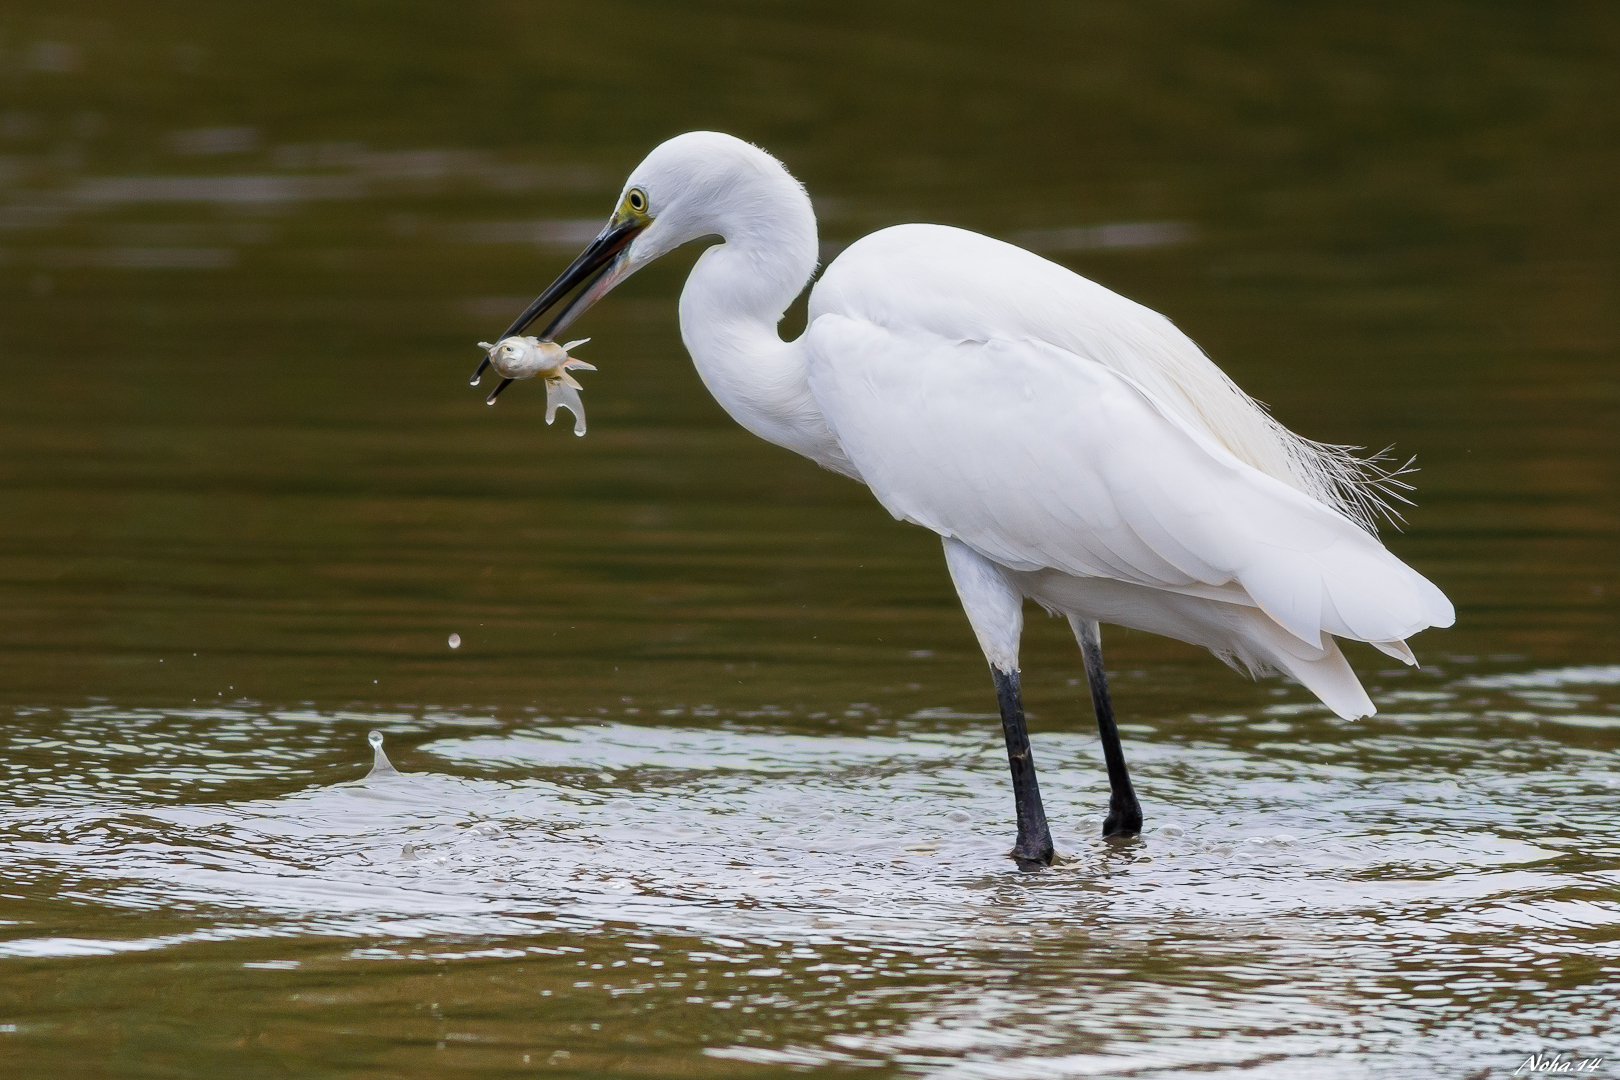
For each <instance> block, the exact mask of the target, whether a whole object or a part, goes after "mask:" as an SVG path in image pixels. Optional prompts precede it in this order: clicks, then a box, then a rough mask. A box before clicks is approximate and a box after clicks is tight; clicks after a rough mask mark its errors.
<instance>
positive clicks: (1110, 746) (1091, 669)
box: [1074, 619, 1142, 836]
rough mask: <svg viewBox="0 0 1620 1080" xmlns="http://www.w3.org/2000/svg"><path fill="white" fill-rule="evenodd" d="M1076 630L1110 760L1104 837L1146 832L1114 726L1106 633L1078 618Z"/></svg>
mask: <svg viewBox="0 0 1620 1080" xmlns="http://www.w3.org/2000/svg"><path fill="white" fill-rule="evenodd" d="M1074 633H1075V636H1076V637H1077V638H1079V639H1080V654H1081V655H1082V656H1084V657H1085V660H1086V681H1087V682H1089V683H1090V684H1091V707H1092V709H1093V710H1095V712H1096V713H1097V732H1098V734H1100V735H1101V736H1102V747H1103V760H1104V761H1106V762H1107V763H1108V787H1109V789H1110V792H1111V793H1110V795H1109V797H1108V816H1107V817H1106V818H1104V819H1103V835H1104V836H1135V835H1136V834H1137V833H1139V832H1141V831H1142V807H1141V805H1140V804H1139V803H1138V802H1137V801H1136V789H1135V788H1133V787H1131V774H1130V772H1128V771H1127V770H1126V768H1125V750H1124V749H1123V748H1122V747H1121V746H1120V745H1119V728H1118V727H1116V726H1115V725H1114V703H1113V702H1112V701H1111V700H1110V699H1109V697H1108V677H1107V676H1106V675H1104V674H1103V660H1102V635H1101V634H1100V633H1099V632H1098V630H1097V624H1096V623H1095V622H1088V621H1083V620H1080V619H1076V620H1074Z"/></svg>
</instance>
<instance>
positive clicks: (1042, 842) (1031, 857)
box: [1007, 836, 1055, 870]
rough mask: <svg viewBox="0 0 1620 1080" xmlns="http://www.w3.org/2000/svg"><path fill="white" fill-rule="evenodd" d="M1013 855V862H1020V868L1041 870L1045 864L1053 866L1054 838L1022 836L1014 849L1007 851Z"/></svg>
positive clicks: (1014, 845)
mask: <svg viewBox="0 0 1620 1080" xmlns="http://www.w3.org/2000/svg"><path fill="white" fill-rule="evenodd" d="M1007 854H1008V855H1011V856H1012V859H1013V862H1015V863H1017V864H1018V869H1020V870H1039V869H1040V868H1041V867H1043V866H1051V865H1052V859H1053V856H1054V854H1055V853H1054V852H1053V850H1052V838H1051V837H1050V836H1043V837H1041V839H1039V840H1032V839H1030V838H1029V837H1026V836H1020V837H1019V838H1018V842H1017V843H1015V844H1013V849H1012V850H1011V851H1009V852H1007Z"/></svg>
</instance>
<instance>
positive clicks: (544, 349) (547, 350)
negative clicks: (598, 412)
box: [473, 337, 596, 435]
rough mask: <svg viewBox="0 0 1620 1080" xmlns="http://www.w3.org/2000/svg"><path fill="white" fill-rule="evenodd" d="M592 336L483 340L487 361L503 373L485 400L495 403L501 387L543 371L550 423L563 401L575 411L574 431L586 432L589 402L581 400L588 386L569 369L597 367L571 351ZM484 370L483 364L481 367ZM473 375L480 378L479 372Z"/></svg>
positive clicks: (479, 344)
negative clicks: (559, 340)
mask: <svg viewBox="0 0 1620 1080" xmlns="http://www.w3.org/2000/svg"><path fill="white" fill-rule="evenodd" d="M589 340H591V339H590V338H581V339H579V340H578V341H570V342H568V343H567V344H564V345H558V344H557V343H556V342H555V341H541V340H540V339H539V338H533V337H509V338H502V339H501V340H500V341H497V342H496V343H495V344H493V345H491V344H490V343H489V342H487V341H480V342H479V343H478V347H479V348H480V349H483V350H484V355H485V360H486V362H487V363H488V364H489V365H490V366H491V367H493V368H494V369H495V370H496V371H498V372H500V373H501V381H500V382H499V383H498V384H496V386H495V389H494V390H492V391H490V395H489V397H488V398H487V399H486V400H485V404H487V405H493V404H495V399H496V398H497V397H499V396H500V393H501V391H502V390H505V389H506V388H507V386H508V385H509V384H511V383H512V382H514V381H516V380H518V379H532V378H534V377H535V376H536V375H539V376H540V377H542V378H543V379H545V380H546V423H548V424H549V423H551V422H552V421H554V420H556V418H557V406H559V405H561V406H562V407H563V408H565V409H567V410H568V411H569V412H571V413H573V414H574V434H575V435H583V434H585V406H584V405H583V404H582V403H581V402H580V400H579V392H580V391H581V390H583V389H585V388H584V387H583V386H581V385H579V383H578V381H576V380H575V379H574V377H573V376H572V375H570V374H568V372H569V371H571V370H574V369H578V370H580V371H595V370H596V368H595V367H594V366H592V365H590V364H587V363H586V362H585V361H583V360H575V359H574V358H573V357H571V356H569V355H568V353H569V351H570V350H572V349H577V348H578V347H579V346H581V345H583V344H585V343H586V342H587V341H589ZM482 370H483V368H482V366H480V368H479V371H480V372H482ZM473 378H474V381H475V382H476V381H477V376H476V375H475V376H474V377H473Z"/></svg>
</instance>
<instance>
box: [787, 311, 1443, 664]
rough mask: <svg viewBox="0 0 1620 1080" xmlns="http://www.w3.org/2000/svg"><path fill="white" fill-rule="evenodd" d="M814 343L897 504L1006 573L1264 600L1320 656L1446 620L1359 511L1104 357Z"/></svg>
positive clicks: (822, 373) (918, 337)
mask: <svg viewBox="0 0 1620 1080" xmlns="http://www.w3.org/2000/svg"><path fill="white" fill-rule="evenodd" d="M805 341H806V342H807V347H808V349H809V371H808V373H809V384H810V390H811V394H812V395H813V396H814V398H815V400H816V403H817V404H818V405H819V406H820V407H821V409H822V411H823V414H824V416H825V418H826V420H827V423H828V426H829V428H830V429H831V430H832V431H833V433H834V435H835V436H836V437H837V439H838V440H839V442H840V444H841V445H842V447H843V449H844V452H845V453H846V454H848V456H849V458H850V460H851V461H853V462H854V463H855V465H856V467H857V468H858V469H859V470H860V473H861V476H862V477H863V478H864V479H865V481H866V482H867V484H868V485H870V487H871V488H872V490H873V492H874V493H875V494H876V495H877V497H878V499H879V501H880V502H882V504H883V505H884V507H885V508H886V509H888V510H889V512H890V513H891V514H893V515H894V516H895V517H897V518H900V519H903V520H907V521H912V522H915V523H916V524H919V525H922V526H924V527H926V528H929V529H932V530H934V531H935V532H938V533H940V534H942V535H944V536H950V537H956V538H958V539H960V540H962V541H963V542H965V543H967V544H968V545H969V546H970V547H972V548H974V549H975V550H977V551H978V552H980V553H981V554H983V555H985V556H986V557H988V558H990V559H993V560H995V561H996V562H998V563H1001V564H1002V565H1004V566H1008V567H1010V568H1012V569H1015V570H1026V571H1030V570H1041V569H1055V570H1060V571H1062V572H1064V573H1068V574H1074V575H1078V576H1083V577H1101V578H1109V579H1112V580H1116V581H1122V582H1128V583H1131V584H1135V585H1145V586H1149V587H1151V588H1155V589H1162V590H1166V591H1170V592H1180V593H1185V594H1187V595H1192V596H1201V597H1206V598H1211V599H1220V600H1225V601H1227V602H1230V603H1235V604H1242V605H1245V606H1253V607H1258V608H1259V609H1260V610H1261V611H1263V612H1264V613H1265V614H1266V615H1268V616H1269V617H1270V618H1271V619H1272V620H1273V621H1275V622H1276V623H1277V625H1279V626H1280V627H1282V628H1284V629H1285V630H1287V631H1288V633H1289V634H1291V635H1293V636H1294V637H1296V638H1298V639H1299V640H1300V641H1301V642H1303V643H1304V644H1305V645H1307V646H1310V647H1311V648H1313V649H1316V650H1321V649H1323V648H1324V647H1325V646H1324V642H1323V639H1322V633H1323V632H1324V631H1326V632H1328V633H1332V634H1337V635H1339V636H1343V637H1351V638H1356V639H1360V640H1368V641H1380V642H1398V641H1400V640H1401V639H1404V638H1406V637H1408V636H1410V635H1411V634H1413V633H1415V632H1417V631H1418V630H1421V629H1423V628H1424V627H1426V626H1429V625H1446V624H1448V623H1449V621H1450V604H1449V603H1448V602H1446V600H1445V597H1444V596H1443V595H1441V594H1440V592H1439V590H1438V589H1436V588H1435V587H1434V586H1433V585H1432V584H1430V583H1429V582H1428V581H1426V580H1425V579H1423V578H1422V577H1421V576H1420V575H1418V574H1417V573H1416V572H1415V571H1412V570H1411V569H1410V568H1408V567H1407V566H1405V565H1404V564H1403V563H1401V562H1400V561H1399V560H1398V559H1396V558H1395V557H1394V556H1393V555H1391V554H1390V553H1389V552H1388V551H1387V550H1385V549H1384V547H1383V546H1382V545H1381V544H1380V543H1379V542H1378V541H1377V540H1376V539H1375V538H1373V537H1372V536H1370V535H1369V534H1368V533H1367V532H1365V531H1364V530H1362V529H1361V528H1360V527H1358V526H1357V525H1356V524H1355V523H1354V522H1352V521H1351V520H1350V519H1349V518H1347V517H1346V516H1344V515H1343V514H1342V513H1340V512H1338V511H1337V510H1334V509H1331V508H1329V507H1327V506H1325V505H1323V504H1322V503H1320V502H1318V501H1317V500H1315V499H1313V498H1311V497H1309V496H1308V495H1305V494H1303V493H1302V492H1300V491H1298V490H1296V489H1295V488H1293V487H1291V486H1289V485H1288V484H1285V483H1283V482H1281V481H1279V480H1277V479H1276V478H1274V477H1271V476H1268V475H1266V474H1265V473H1262V472H1261V471H1260V470H1258V469H1256V468H1255V467H1253V466H1251V465H1249V464H1247V463H1245V462H1243V461H1241V460H1239V459H1238V458H1237V457H1236V456H1235V455H1233V454H1232V453H1231V452H1230V451H1229V450H1227V449H1226V448H1225V447H1223V446H1222V445H1220V444H1219V443H1217V442H1216V441H1215V440H1214V439H1212V438H1210V437H1209V436H1208V435H1207V434H1205V433H1203V432H1200V431H1199V430H1198V429H1197V428H1195V427H1194V426H1192V425H1191V424H1189V423H1187V422H1186V421H1185V420H1184V418H1182V417H1180V416H1178V414H1177V413H1176V412H1174V411H1173V410H1171V409H1169V408H1168V407H1166V406H1164V405H1163V403H1161V402H1159V401H1157V400H1156V399H1155V397H1154V396H1153V395H1152V394H1151V393H1150V392H1148V391H1147V390H1146V389H1144V388H1143V387H1142V386H1140V385H1138V384H1137V383H1135V382H1134V381H1133V380H1132V379H1130V378H1129V377H1128V376H1126V375H1124V374H1122V373H1121V372H1119V371H1116V370H1114V369H1112V368H1110V367H1108V366H1105V365H1104V364H1102V363H1099V362H1097V361H1094V360H1090V359H1087V358H1085V357H1083V356H1080V355H1077V354H1076V353H1074V352H1072V351H1070V350H1067V349H1064V348H1060V347H1058V346H1055V345H1053V344H1051V343H1050V342H1047V341H1042V340H1034V339H1027V338H1016V337H1010V336H995V335H991V334H981V335H979V336H978V337H975V338H952V337H947V336H942V335H938V334H935V333H931V332H929V331H928V330H927V329H924V328H919V327H916V326H910V325H904V324H894V325H880V324H878V323H876V322H873V321H871V320H869V319H865V318H858V317H851V316H849V315H845V314H840V313H837V312H833V311H828V310H825V308H824V310H823V311H822V312H821V313H820V314H818V315H817V317H816V318H815V319H814V320H813V322H812V323H811V326H810V328H809V330H808V331H807V333H806V337H805Z"/></svg>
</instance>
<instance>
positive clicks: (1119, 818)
mask: <svg viewBox="0 0 1620 1080" xmlns="http://www.w3.org/2000/svg"><path fill="white" fill-rule="evenodd" d="M1141 831H1142V807H1141V806H1140V805H1138V804H1137V802H1136V800H1135V799H1132V800H1131V801H1130V802H1128V803H1124V804H1120V803H1117V802H1111V803H1109V804H1108V816H1107V817H1105V818H1104V819H1103V831H1102V834H1103V837H1104V838H1105V839H1106V838H1108V837H1111V836H1121V837H1125V836H1136V835H1137V834H1138V833H1140V832H1141Z"/></svg>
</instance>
